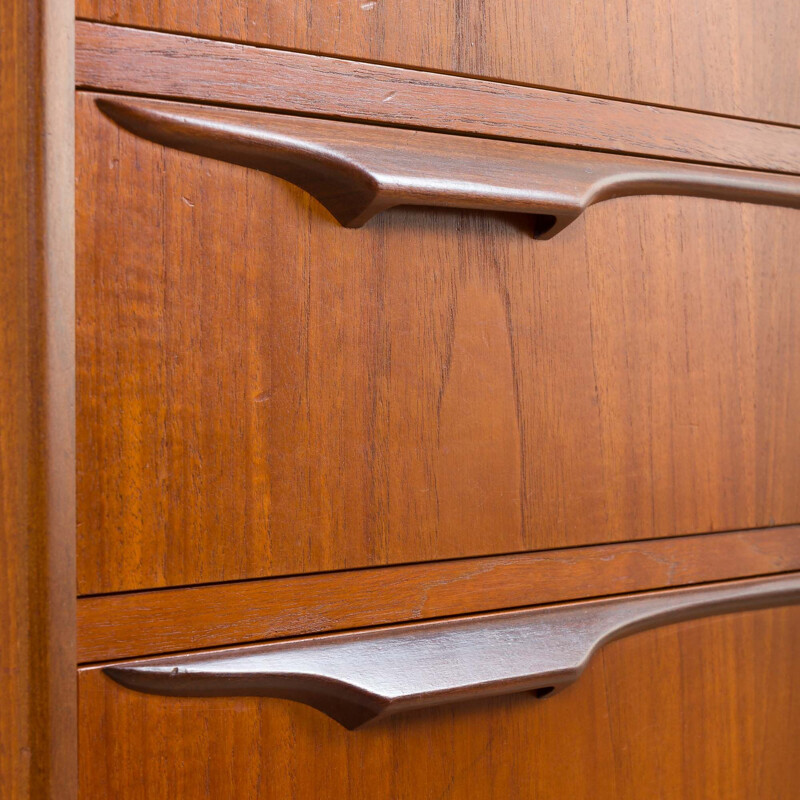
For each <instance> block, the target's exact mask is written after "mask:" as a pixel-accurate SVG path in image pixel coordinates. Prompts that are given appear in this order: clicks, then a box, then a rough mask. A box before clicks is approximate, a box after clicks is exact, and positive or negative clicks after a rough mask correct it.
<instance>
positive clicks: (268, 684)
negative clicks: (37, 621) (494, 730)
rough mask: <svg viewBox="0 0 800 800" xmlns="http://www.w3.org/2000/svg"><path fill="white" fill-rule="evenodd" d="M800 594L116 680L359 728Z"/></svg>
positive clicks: (237, 653)
mask: <svg viewBox="0 0 800 800" xmlns="http://www.w3.org/2000/svg"><path fill="white" fill-rule="evenodd" d="M795 603H800V573H792V574H789V575H780V576H777V577H770V578H756V579H751V580H745V581H731V582H729V583H720V584H712V585H706V586H701V587H697V588H688V589H672V590H670V591H665V592H651V593H645V594H641V595H634V596H627V597H617V598H609V599H605V600H590V601H588V602H582V603H570V604H567V605H557V606H550V607H547V608H540V609H536V610H532V611H509V612H505V613H501V614H489V615H483V616H479V617H467V618H459V619H455V620H447V621H442V622H425V623H418V624H415V625H403V626H400V627H397V628H382V629H377V630H372V631H365V632H356V633H349V634H347V633H345V634H335V635H332V636H322V637H314V638H311V639H301V640H300V641H293V642H282V643H273V644H266V645H257V646H251V647H245V648H234V649H231V650H218V651H214V652H211V653H194V654H190V655H184V656H174V657H167V658H158V659H151V660H149V661H135V662H133V663H127V664H119V665H115V666H109V667H106V668H105V669H104V670H103V671H104V672H105V674H106V675H108V676H109V677H110V678H112V679H113V680H115V681H117V683H120V684H122V685H123V686H126V687H127V688H129V689H133V690H135V691H139V692H147V693H149V694H160V695H168V696H171V697H242V696H243V697H277V698H284V699H287V700H294V701H296V702H299V703H305V704H306V705H310V706H312V707H313V708H316V709H319V710H320V711H322V712H323V713H325V714H327V715H328V716H330V717H332V718H333V719H335V720H336V721H337V722H339V723H341V724H342V725H344V726H345V727H346V728H349V729H351V730H352V729H355V728H358V727H361V726H362V725H364V724H366V723H368V722H371V721H374V720H378V719H384V718H386V717H388V716H391V715H394V714H397V713H400V712H406V711H409V710H412V709H416V708H431V707H433V706H438V705H443V704H446V703H460V702H468V701H470V700H476V699H481V698H484V697H496V696H498V695H504V694H515V693H519V692H525V691H532V692H534V694H536V696H537V697H544V696H548V695H550V694H552V693H553V692H554V691H558V690H561V689H563V688H564V687H566V686H569V685H570V684H572V683H574V682H575V681H576V680H578V678H579V677H580V676H581V674H582V673H583V671H584V669H585V668H586V664H587V663H588V662H589V660H590V659H591V658H593V657H594V655H595V654H596V652H597V651H598V650H599V649H600V648H601V647H602V646H603V645H604V644H606V643H608V642H610V641H613V640H615V639H620V638H622V637H623V636H630V635H631V634H634V633H640V632H641V631H644V630H648V629H649V628H655V627H658V626H660V625H670V624H673V623H675V622H683V621H685V620H689V619H697V618H698V617H707V616H713V615H716V614H724V613H728V612H732V611H746V610H751V609H760V608H772V607H775V606H782V605H787V604H795Z"/></svg>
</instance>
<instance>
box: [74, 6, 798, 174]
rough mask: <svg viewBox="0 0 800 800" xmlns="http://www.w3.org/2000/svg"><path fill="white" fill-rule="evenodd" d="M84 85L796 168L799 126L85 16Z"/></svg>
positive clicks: (80, 47) (81, 34)
mask: <svg viewBox="0 0 800 800" xmlns="http://www.w3.org/2000/svg"><path fill="white" fill-rule="evenodd" d="M77 36H78V41H77V51H76V71H77V75H76V79H77V81H78V85H79V86H82V87H85V88H92V89H103V90H111V91H115V92H125V93H128V94H150V95H154V96H160V97H165V98H175V99H184V100H199V101H206V102H213V103H227V104H230V105H237V106H249V107H254V108H261V109H277V110H282V111H291V112H295V113H303V114H311V115H314V116H329V117H338V118H343V119H349V120H363V121H369V122H377V123H384V124H391V125H404V126H409V127H414V128H429V129H435V130H444V131H457V132H460V133H470V134H477V135H481V136H491V137H496V138H497V137H500V138H507V139H518V140H526V141H530V142H538V143H544V144H557V145H563V146H569V147H583V148H593V149H600V150H609V151H615V152H622V153H628V154H631V155H642V156H652V157H657V158H672V159H680V160H686V161H699V162H708V163H716V164H730V165H732V166H741V167H749V168H752V169H761V170H773V171H777V172H791V173H797V172H800V130H798V129H796V128H790V127H782V126H777V125H769V124H763V123H758V122H752V121H745V120H737V119H728V118H722V117H716V116H709V115H704V114H695V113H689V112H685V111H678V110H670V109H665V108H657V107H653V106H645V105H639V104H633V103H625V102H618V101H614V100H603V99H599V98H594V97H582V96H580V95H571V94H564V93H559V92H551V91H543V90H539V89H534V88H531V87H525V86H516V85H513V84H500V83H493V82H488V81H479V80H473V79H469V78H459V77H455V76H449V75H441V74H436V73H426V72H419V71H415V70H407V69H400V68H396V67H386V66H380V65H375V64H365V63H358V62H352V61H346V60H343V59H335V58H326V57H320V56H313V55H307V54H304V53H291V52H285V51H282V50H270V49H266V48H258V47H250V46H246V45H240V44H231V43H226V42H216V41H209V40H203V39H193V38H190V37H185V36H174V35H169V34H164V33H158V32H154V31H142V30H132V29H129V28H118V27H114V26H108V25H98V24H93V23H88V22H79V23H78V24H77Z"/></svg>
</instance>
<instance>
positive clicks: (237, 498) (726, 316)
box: [77, 93, 800, 594]
mask: <svg viewBox="0 0 800 800" xmlns="http://www.w3.org/2000/svg"><path fill="white" fill-rule="evenodd" d="M77 102H78V112H77V113H78V116H77V123H78V162H77V176H78V189H77V191H78V218H77V225H78V250H77V252H78V261H77V307H78V321H77V336H78V403H79V413H78V508H79V529H78V551H79V575H80V577H79V587H80V592H81V593H84V594H93V593H101V592H114V591H123V590H135V589H141V588H148V587H158V586H166V585H182V584H192V583H201V582H213V581H227V580H239V579H244V578H253V577H260V576H267V575H280V574H292V573H300V572H318V571H324V570H336V569H346V568H355V567H363V566H371V565H378V564H390V563H401V562H412V561H425V560H433V559H444V558H458V557H463V556H476V555H484V554H490V553H507V552H516V551H526V550H538V549H546V548H554V547H566V546H574V545H585V544H591V543H597V542H611V541H625V540H634V539H644V538H652V537H665V536H674V535H682V534H691V533H702V532H708V531H714V530H733V529H742V528H752V527H757V526H767V525H780V524H788V523H794V522H797V521H799V520H800V495H799V494H798V493H797V491H796V487H797V485H798V483H800V447H798V443H799V441H800V413H798V412H799V411H800V377H799V376H800V349H798V348H797V347H796V342H797V341H798V340H800V330H799V329H798V317H797V315H796V314H794V313H793V309H794V308H795V307H796V306H797V304H798V301H800V269H799V268H798V267H799V266H800V264H799V263H798V252H800V248H798V244H800V240H799V239H798V234H797V226H796V219H795V215H796V212H795V211H793V210H790V209H781V208H774V207H760V206H754V205H744V204H738V203H728V202H725V203H723V202H719V201H716V200H711V199H698V198H687V197H682V198H669V197H629V198H623V199H617V200H613V201H610V202H606V203H603V204H601V205H598V206H596V207H592V208H590V209H589V210H588V211H587V212H586V213H585V215H583V216H582V217H581V218H580V219H578V220H577V221H575V222H573V223H572V225H570V227H568V228H567V229H566V230H564V231H563V232H562V233H560V234H559V235H558V236H556V237H555V238H553V239H552V240H550V241H537V240H535V239H533V238H532V237H531V229H530V227H529V224H528V223H527V222H523V223H522V224H520V222H519V219H520V218H519V217H516V216H510V215H508V214H504V213H499V212H480V211H455V210H445V209H435V210H430V209H396V210H393V211H391V212H388V213H386V214H383V215H381V216H379V217H377V218H376V219H375V220H373V221H372V222H370V223H369V225H368V226H367V227H365V228H362V229H359V230H356V231H353V230H347V229H345V228H342V227H340V226H339V225H338V223H336V221H335V220H334V219H333V218H332V217H331V216H330V214H329V213H328V212H327V211H326V210H325V209H324V208H323V207H322V206H321V205H320V204H319V203H318V202H317V201H316V200H314V199H312V198H310V197H309V196H308V195H307V194H305V193H303V192H302V191H301V190H300V189H298V188H297V187H296V186H293V185H291V184H288V183H286V182H283V181H281V180H279V179H277V178H275V177H272V176H271V175H265V174H263V173H260V172H256V171H252V170H247V169H244V168H243V167H240V166H235V165H231V164H226V163H222V162H220V161H218V160H215V159H211V158H204V157H201V156H198V155H193V154H189V153H185V152H180V151H178V150H175V149H170V148H165V147H163V146H161V145H159V144H155V143H153V142H151V141H146V140H145V139H142V138H139V137H137V136H134V135H133V134H131V133H129V132H127V131H126V130H123V129H121V128H120V127H119V126H117V125H116V124H114V122H112V121H111V120H110V119H108V118H106V117H105V116H104V115H103V114H102V113H100V111H99V110H98V108H97V107H96V104H95V97H94V96H93V95H91V94H88V93H79V94H78V98H77ZM187 108H189V107H188V106H187ZM261 116H263V115H258V114H251V116H250V117H248V119H250V118H253V117H254V118H259V119H260V117H261ZM345 127H347V125H345ZM356 127H358V126H354V127H353V130H355V129H356ZM372 130H374V129H372ZM398 135H399V134H398ZM427 135H428V136H436V134H427ZM458 141H459V142H460V141H463V140H462V139H460V138H459V139H458ZM476 141H481V140H476ZM476 146H477V145H476ZM520 147H522V145H520ZM556 152H557V153H561V152H565V151H556ZM564 158H567V156H566V155H565V156H564ZM648 163H650V162H648ZM736 174H737V175H739V174H740V173H736ZM787 180H789V179H787Z"/></svg>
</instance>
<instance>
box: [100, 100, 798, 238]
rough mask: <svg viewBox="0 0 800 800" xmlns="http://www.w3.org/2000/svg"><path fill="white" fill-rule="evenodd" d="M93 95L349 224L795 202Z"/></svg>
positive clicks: (349, 130)
mask: <svg viewBox="0 0 800 800" xmlns="http://www.w3.org/2000/svg"><path fill="white" fill-rule="evenodd" d="M97 105H98V107H99V108H100V110H101V111H102V112H103V113H104V114H105V115H106V116H108V117H110V118H111V119H113V120H114V121H115V122H116V123H117V124H119V125H121V126H122V127H123V128H125V129H126V130H129V131H131V132H132V133H135V134H136V135H137V136H141V137H142V138H145V139H150V140H151V141H154V142H157V143H159V144H163V145H166V146H168V147H174V148H177V149H178V150H185V151H187V152H189V153H195V154H197V155H201V156H208V157H211V158H217V159H220V160H222V161H229V162H231V163H233V164H240V165H242V166H245V167H251V168H253V169H258V170H261V171H262V172H268V173H270V174H271V175H276V176H277V177H279V178H283V179H284V180H287V181H289V182H290V183H293V184H295V185H297V186H299V187H300V188H301V189H303V190H304V191H306V192H308V193H309V194H311V195H312V196H313V197H315V198H316V199H317V200H319V202H320V203H322V205H324V206H325V208H327V209H328V211H330V212H331V214H332V215H333V216H334V217H335V218H336V219H337V220H338V221H339V222H340V223H341V224H342V225H344V226H345V227H347V228H360V227H361V226H362V225H364V224H365V223H366V222H368V221H369V220H370V219H372V218H373V217H374V216H375V215H376V214H379V213H381V212H382V211H385V210H387V209H390V208H394V207H395V206H401V205H414V206H442V207H449V208H474V209H481V210H486V211H499V212H509V213H519V214H525V215H526V216H529V217H531V219H530V226H531V233H532V234H533V235H535V236H536V237H537V238H539V239H549V238H551V237H552V236H554V235H555V234H557V233H559V232H560V231H562V230H563V229H564V228H565V227H566V226H567V225H569V224H570V223H571V222H573V221H574V220H576V219H577V218H578V217H579V216H580V215H581V214H582V213H583V212H584V211H585V210H586V209H587V208H589V207H590V206H592V205H594V204H596V203H600V202H602V201H603V200H611V199H615V198H618V197H630V196H635V195H648V194H655V195H682V196H686V197H708V198H711V199H716V200H731V201H739V202H748V203H760V204H763V205H774V206H786V207H788V208H800V177H788V176H783V175H770V174H766V173H758V172H745V171H744V170H734V169H723V168H720V167H705V166H689V165H686V164H680V163H677V162H674V161H656V160H651V159H643V158H630V157H625V156H612V155H605V154H600V153H587V152H580V151H573V150H566V149H564V148H554V147H537V146H534V145H525V144H517V143H515V142H496V141H487V140H484V139H477V138H474V137H465V136H447V135H443V134H439V133H426V132H421V131H404V130H392V129H390V128H379V127H376V126H373V125H354V124H352V123H346V122H333V121H330V120H311V119H307V118H304V117H290V116H286V115H278V114H263V113H255V112H251V111H239V110H236V111H234V110H227V109H219V108H214V107H210V106H194V105H190V104H187V103H165V102H163V101H158V100H140V99H131V98H128V99H125V100H120V99H116V98H98V100H97Z"/></svg>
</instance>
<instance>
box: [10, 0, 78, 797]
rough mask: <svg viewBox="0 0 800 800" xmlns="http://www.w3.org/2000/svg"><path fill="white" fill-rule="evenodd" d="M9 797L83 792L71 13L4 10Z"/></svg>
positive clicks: (46, 5) (19, 7) (65, 9)
mask: <svg viewBox="0 0 800 800" xmlns="http://www.w3.org/2000/svg"><path fill="white" fill-rule="evenodd" d="M0 31H2V39H3V43H2V48H0V143H2V152H0V254H2V255H1V256H0V429H1V432H0V796H2V797H3V800H29V798H30V800H34V799H35V800H71V798H75V797H76V792H77V750H76V715H77V697H76V686H75V664H76V662H75V438H74V436H75V419H74V414H75V405H74V378H75V351H74V342H75V336H74V321H75V320H74V302H73V298H74V294H73V277H74V269H73V268H74V262H73V257H74V237H73V233H74V224H73V209H74V205H73V191H74V177H73V164H74V162H73V158H74V140H73V129H74V128H73V119H74V110H73V104H72V98H73V92H72V83H73V70H72V64H73V58H72V56H73V52H72V51H73V36H72V33H73V28H72V7H71V3H68V2H63V1H61V0H52V1H50V0H48V1H47V2H38V3H33V4H32V3H29V2H24V0H19V1H17V0H8V1H7V2H6V1H4V2H3V3H2V5H0Z"/></svg>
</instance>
